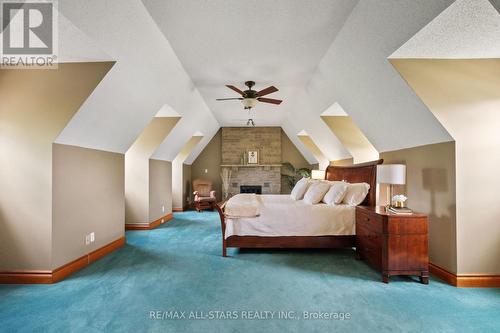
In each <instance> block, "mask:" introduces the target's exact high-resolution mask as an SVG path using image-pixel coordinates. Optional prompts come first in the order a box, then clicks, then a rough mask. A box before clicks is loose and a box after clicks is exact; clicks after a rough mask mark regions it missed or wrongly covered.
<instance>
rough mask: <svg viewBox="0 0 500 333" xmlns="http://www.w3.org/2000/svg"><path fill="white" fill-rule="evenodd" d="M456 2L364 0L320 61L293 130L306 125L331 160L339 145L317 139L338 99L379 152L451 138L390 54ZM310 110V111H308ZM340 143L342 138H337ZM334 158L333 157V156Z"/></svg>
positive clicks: (295, 111)
mask: <svg viewBox="0 0 500 333" xmlns="http://www.w3.org/2000/svg"><path fill="white" fill-rule="evenodd" d="M451 3H453V0H398V1H389V0H384V1H370V0H361V1H360V2H359V3H358V5H357V6H356V7H355V8H354V10H353V11H352V13H351V15H350V16H349V18H348V20H347V21H346V22H345V24H344V26H343V27H342V29H341V31H340V32H339V33H338V35H337V37H336V38H335V41H334V42H333V44H332V45H331V46H330V48H329V49H328V51H327V52H326V54H325V56H324V57H323V59H322V60H321V62H320V64H319V66H318V69H317V71H316V72H315V74H314V76H313V78H312V79H311V81H310V83H309V85H308V87H307V89H306V94H305V96H304V98H303V102H304V103H305V104H304V107H307V110H305V109H304V108H303V109H293V110H292V112H290V114H289V118H288V119H287V120H286V122H287V124H288V125H287V126H288V127H289V128H294V129H295V130H301V129H305V130H306V131H307V132H308V133H310V135H311V136H312V137H313V139H315V141H317V144H318V146H319V147H320V148H322V147H323V146H324V147H326V148H325V150H326V149H330V151H331V153H325V154H326V155H327V156H328V157H329V158H330V159H331V160H335V159H338V158H343V157H342V155H343V154H342V152H341V151H338V152H335V151H334V147H333V146H336V145H338V144H339V143H337V142H333V141H331V140H330V141H327V140H326V137H325V136H324V135H323V138H320V137H319V135H318V138H316V137H315V136H316V133H319V131H320V130H321V129H322V128H323V127H324V126H325V125H324V124H322V122H321V120H319V121H318V119H319V118H320V115H321V113H322V112H324V111H325V110H327V109H328V108H329V107H330V106H332V105H333V104H334V103H339V104H340V105H342V107H343V109H344V110H345V112H347V114H349V115H350V116H351V117H352V119H353V120H354V121H355V122H356V124H357V125H358V126H359V128H360V129H361V130H362V131H363V133H364V134H365V135H366V137H367V138H368V140H369V141H370V142H371V143H372V144H373V145H374V147H375V148H376V149H377V150H378V151H379V152H385V151H391V150H397V149H403V148H409V147H415V146H420V145H425V144H432V143H437V142H445V141H451V140H452V138H451V136H450V135H449V134H448V133H447V132H446V130H445V129H444V128H443V127H442V126H441V125H440V123H439V122H438V121H437V119H436V118H435V117H434V116H433V114H432V113H431V112H430V111H429V110H428V108H427V107H426V106H425V105H424V104H423V103H422V101H421V100H420V99H419V98H418V96H417V95H416V94H415V93H414V92H413V90H412V89H411V88H410V87H409V86H408V85H407V84H406V82H405V80H404V79H403V78H401V76H400V75H399V73H398V72H397V71H396V70H395V69H394V68H393V67H392V65H391V64H390V62H389V61H388V59H387V58H388V57H389V56H390V55H391V54H392V53H393V52H394V51H395V50H397V49H398V48H399V47H400V46H401V45H403V44H404V43H405V42H406V41H407V40H408V39H410V38H411V37H412V36H414V35H415V34H416V33H417V32H418V31H419V30H420V29H422V28H423V27H425V26H426V25H427V24H428V23H429V22H431V21H432V20H433V19H434V18H435V17H436V16H437V15H439V14H440V13H441V12H442V11H443V10H445V9H446V8H447V7H448V6H449V5H450V4H451ZM305 111H306V112H305ZM337 141H338V140H337ZM332 157H333V158H332Z"/></svg>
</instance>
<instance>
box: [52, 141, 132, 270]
mask: <svg viewBox="0 0 500 333" xmlns="http://www.w3.org/2000/svg"><path fill="white" fill-rule="evenodd" d="M52 160H53V169H52V175H53V192H52V212H53V213H52V214H53V216H52V269H55V268H57V267H60V266H62V265H64V264H66V263H68V262H70V261H73V260H75V259H77V258H79V257H81V256H83V255H85V254H87V253H89V252H92V251H94V250H96V249H98V248H100V247H102V246H104V245H106V244H109V243H111V242H113V241H115V240H117V239H118V238H120V237H123V236H124V234H125V225H124V220H125V197H124V186H125V184H124V179H125V178H124V156H123V154H118V153H111V152H106V151H100V150H94V149H86V148H80V147H74V146H68V145H61V144H54V145H53V155H52ZM91 232H94V233H95V242H94V243H91V244H89V245H85V235H87V234H89V233H91Z"/></svg>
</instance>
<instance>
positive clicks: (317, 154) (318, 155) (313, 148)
mask: <svg viewBox="0 0 500 333" xmlns="http://www.w3.org/2000/svg"><path fill="white" fill-rule="evenodd" d="M297 137H298V138H299V140H300V141H302V143H303V144H304V146H306V148H307V149H308V150H309V151H310V152H311V154H312V155H313V156H314V158H315V159H316V160H317V161H318V164H319V168H320V169H321V170H325V169H326V167H327V166H328V165H329V164H330V161H329V160H328V158H327V157H326V156H325V154H323V152H322V151H321V149H319V147H318V146H317V145H316V143H314V140H313V139H312V138H311V137H310V136H309V135H302V134H301V135H297Z"/></svg>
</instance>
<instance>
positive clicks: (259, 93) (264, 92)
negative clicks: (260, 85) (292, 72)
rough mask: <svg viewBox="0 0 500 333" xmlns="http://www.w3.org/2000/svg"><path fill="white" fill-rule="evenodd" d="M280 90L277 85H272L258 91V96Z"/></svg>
mask: <svg viewBox="0 0 500 333" xmlns="http://www.w3.org/2000/svg"><path fill="white" fill-rule="evenodd" d="M277 91H278V88H276V87H275V86H270V87H267V88H266V89H262V90H261V91H259V92H257V96H259V97H260V96H265V95H269V94H272V93H273V92H277Z"/></svg>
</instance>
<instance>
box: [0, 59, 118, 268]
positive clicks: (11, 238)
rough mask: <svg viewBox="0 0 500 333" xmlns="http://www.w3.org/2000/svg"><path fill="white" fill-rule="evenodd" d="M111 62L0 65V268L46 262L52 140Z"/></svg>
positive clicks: (48, 258) (48, 256) (48, 257)
mask: <svg viewBox="0 0 500 333" xmlns="http://www.w3.org/2000/svg"><path fill="white" fill-rule="evenodd" d="M112 66H113V63H110V62H108V63H78V64H70V63H68V64H59V68H58V69H57V70H29V69H23V70H14V69H9V70H7V69H2V70H0V188H1V189H2V190H1V191H0V270H4V271H13V270H49V269H50V268H51V248H52V245H51V243H52V202H51V201H52V143H53V142H54V140H55V139H56V137H57V136H58V134H59V133H60V132H61V130H62V129H63V128H64V126H66V124H67V123H68V121H69V120H70V119H71V117H72V116H73V115H74V114H75V112H77V110H78V108H79V107H80V105H81V104H82V103H83V102H84V101H85V99H86V98H87V97H88V96H89V94H90V93H91V92H92V91H93V89H94V88H95V87H96V86H97V84H98V83H99V82H100V80H101V79H102V78H103V77H104V75H106V73H107V72H108V71H109V70H110V68H111V67H112ZM75 78H78V79H77V80H76V79H75Z"/></svg>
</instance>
